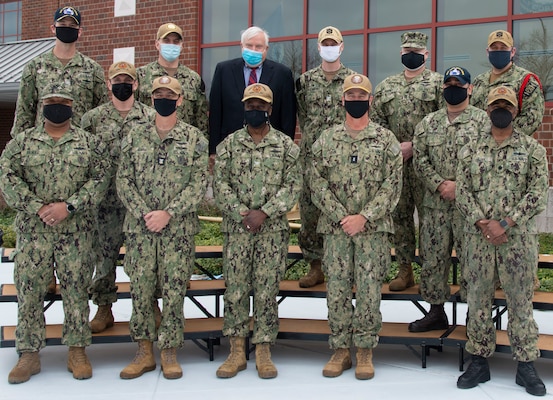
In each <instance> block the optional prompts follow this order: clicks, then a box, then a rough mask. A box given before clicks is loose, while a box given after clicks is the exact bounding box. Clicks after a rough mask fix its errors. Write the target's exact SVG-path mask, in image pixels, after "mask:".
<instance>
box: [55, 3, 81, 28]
mask: <svg viewBox="0 0 553 400" xmlns="http://www.w3.org/2000/svg"><path fill="white" fill-rule="evenodd" d="M65 17H70V18H73V20H75V22H76V23H77V24H78V25H80V24H81V13H80V12H79V10H77V9H76V8H73V7H70V6H65V7H61V8H58V9H57V10H56V12H55V13H54V22H58V21H61V20H62V19H63V18H65Z"/></svg>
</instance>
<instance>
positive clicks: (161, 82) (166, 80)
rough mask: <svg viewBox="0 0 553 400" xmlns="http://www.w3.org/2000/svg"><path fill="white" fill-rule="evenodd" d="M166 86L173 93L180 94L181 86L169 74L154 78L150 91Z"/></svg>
mask: <svg viewBox="0 0 553 400" xmlns="http://www.w3.org/2000/svg"><path fill="white" fill-rule="evenodd" d="M162 88H167V89H169V90H171V91H172V92H173V93H176V94H178V95H180V94H181V93H182V86H181V85H180V82H179V81H178V79H175V78H171V77H170V76H160V77H159V78H156V79H154V83H153V84H152V93H154V92H155V91H156V90H157V89H162Z"/></svg>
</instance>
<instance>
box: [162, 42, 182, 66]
mask: <svg viewBox="0 0 553 400" xmlns="http://www.w3.org/2000/svg"><path fill="white" fill-rule="evenodd" d="M159 48H160V53H161V57H163V59H164V60H167V61H169V62H172V61H175V60H176V59H177V58H179V56H180V46H179V45H178V44H168V43H162V44H160V45H159Z"/></svg>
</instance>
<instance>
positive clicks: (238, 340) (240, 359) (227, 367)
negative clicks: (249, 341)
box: [217, 337, 248, 378]
mask: <svg viewBox="0 0 553 400" xmlns="http://www.w3.org/2000/svg"><path fill="white" fill-rule="evenodd" d="M247 366H248V364H247V362H246V338H245V337H231V338H230V354H229V356H228V357H227V359H226V360H225V362H224V363H223V364H221V366H220V367H219V369H217V377H218V378H232V377H233V376H236V374H238V372H240V371H243V370H245V369H246V367H247Z"/></svg>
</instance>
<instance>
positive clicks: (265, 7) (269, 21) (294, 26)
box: [253, 0, 303, 37]
mask: <svg viewBox="0 0 553 400" xmlns="http://www.w3.org/2000/svg"><path fill="white" fill-rule="evenodd" d="M253 23H254V25H257V26H260V27H262V28H263V29H265V30H266V31H267V32H268V33H269V36H270V37H281V36H292V35H301V33H302V31H303V2H301V1H297V0H281V1H278V2H277V1H274V0H256V1H255V2H254V4H253Z"/></svg>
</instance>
